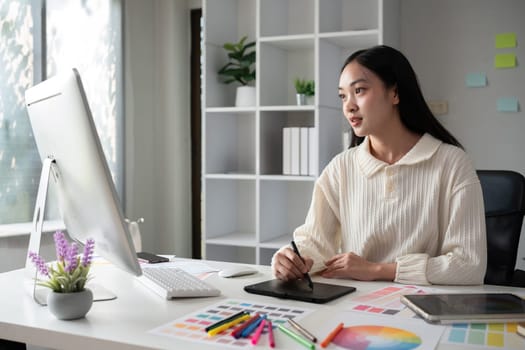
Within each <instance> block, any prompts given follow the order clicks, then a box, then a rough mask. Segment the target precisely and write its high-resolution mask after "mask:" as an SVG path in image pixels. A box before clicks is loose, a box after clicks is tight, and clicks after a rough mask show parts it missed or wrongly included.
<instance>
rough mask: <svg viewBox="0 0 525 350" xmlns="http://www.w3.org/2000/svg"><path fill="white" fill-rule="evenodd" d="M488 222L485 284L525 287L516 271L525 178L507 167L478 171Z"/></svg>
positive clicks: (524, 280)
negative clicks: (506, 168) (505, 168)
mask: <svg viewBox="0 0 525 350" xmlns="http://www.w3.org/2000/svg"><path fill="white" fill-rule="evenodd" d="M477 173H478V177H479V180H480V182H481V188H482V190H483V201H484V203H485V220H486V225H487V272H486V274H485V284H496V285H506V286H518V287H525V271H521V270H516V271H515V270H514V268H515V265H516V258H517V255H518V245H519V242H520V234H521V227H522V224H523V216H524V214H525V177H523V175H521V174H520V173H517V172H515V171H508V170H478V171H477Z"/></svg>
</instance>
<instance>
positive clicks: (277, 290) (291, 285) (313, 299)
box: [244, 279, 355, 304]
mask: <svg viewBox="0 0 525 350" xmlns="http://www.w3.org/2000/svg"><path fill="white" fill-rule="evenodd" d="M244 290H245V291H247V292H248V293H253V294H260V295H266V296H271V297H277V298H282V299H294V300H301V301H306V302H309V303H317V304H324V303H326V302H329V301H331V300H334V299H337V298H339V297H341V296H343V295H346V294H349V293H352V292H354V291H355V288H354V287H346V286H338V285H336V284H327V283H318V282H314V288H313V290H312V289H310V287H309V286H308V283H307V282H306V281H304V280H294V281H281V280H278V279H273V280H269V281H264V282H261V283H256V284H252V285H249V286H245V287H244Z"/></svg>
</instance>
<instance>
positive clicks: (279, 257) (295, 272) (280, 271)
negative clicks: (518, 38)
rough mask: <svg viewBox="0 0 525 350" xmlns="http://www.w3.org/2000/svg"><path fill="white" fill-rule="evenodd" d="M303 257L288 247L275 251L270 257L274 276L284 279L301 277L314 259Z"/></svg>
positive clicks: (308, 269)
mask: <svg viewBox="0 0 525 350" xmlns="http://www.w3.org/2000/svg"><path fill="white" fill-rule="evenodd" d="M303 259H304V262H303ZM303 259H301V258H300V257H299V256H298V255H297V254H295V253H294V251H293V250H292V249H290V248H285V249H283V250H281V251H279V252H277V253H276V254H275V255H274V256H273V259H272V270H273V274H274V276H275V277H276V278H278V279H280V280H284V281H289V280H296V279H301V278H303V277H304V274H305V273H307V272H308V271H310V269H311V268H312V265H313V264H314V261H313V260H312V259H311V258H309V257H306V256H303Z"/></svg>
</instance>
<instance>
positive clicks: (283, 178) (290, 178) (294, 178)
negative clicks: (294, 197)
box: [259, 175, 316, 182]
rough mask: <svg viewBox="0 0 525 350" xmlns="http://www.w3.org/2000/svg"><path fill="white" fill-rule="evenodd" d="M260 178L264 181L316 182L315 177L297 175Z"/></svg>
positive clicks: (263, 176)
mask: <svg viewBox="0 0 525 350" xmlns="http://www.w3.org/2000/svg"><path fill="white" fill-rule="evenodd" d="M259 178H260V179H261V180H263V181H309V182H313V181H315V179H316V177H315V176H303V175H301V176H295V175H261V176H259Z"/></svg>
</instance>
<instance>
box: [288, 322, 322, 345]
mask: <svg viewBox="0 0 525 350" xmlns="http://www.w3.org/2000/svg"><path fill="white" fill-rule="evenodd" d="M288 323H290V324H291V325H292V327H293V328H295V329H296V330H297V331H298V332H299V333H301V334H302V335H303V336H304V337H305V338H306V339H308V340H309V341H311V342H313V343H315V342H317V338H316V337H315V335H313V334H312V333H310V332H308V330H306V329H305V328H304V327H303V326H301V325H300V324H299V323H297V322H295V321H294V320H292V319H291V318H290V319H288Z"/></svg>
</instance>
